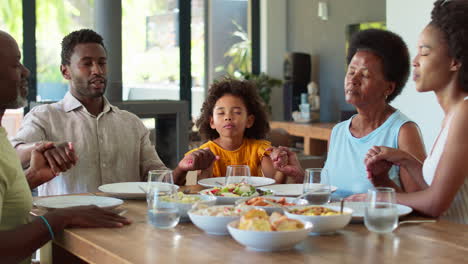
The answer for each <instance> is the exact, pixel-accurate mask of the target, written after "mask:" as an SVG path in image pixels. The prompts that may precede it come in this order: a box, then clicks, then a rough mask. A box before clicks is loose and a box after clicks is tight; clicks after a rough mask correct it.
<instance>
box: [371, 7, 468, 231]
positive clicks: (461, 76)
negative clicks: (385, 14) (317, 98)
mask: <svg viewBox="0 0 468 264" xmlns="http://www.w3.org/2000/svg"><path fill="white" fill-rule="evenodd" d="M467 18H468V1H466V0H452V1H437V2H435V3H434V9H433V10H432V20H431V22H430V23H429V25H427V26H426V28H425V29H424V30H423V32H422V33H421V35H420V37H419V42H418V53H417V55H416V57H415V58H414V60H413V67H414V81H415V83H416V89H417V91H418V92H429V91H433V92H434V93H435V95H436V96H437V101H438V102H439V104H440V106H441V107H442V109H443V111H444V113H445V118H444V120H443V123H442V128H441V130H440V133H439V136H438V137H437V140H436V142H435V144H434V146H433V148H432V151H431V153H430V154H429V156H428V157H427V159H426V160H425V161H424V163H422V162H421V161H420V159H418V158H417V157H414V156H413V155H411V154H410V153H408V152H407V151H405V150H403V149H392V148H387V147H382V146H378V147H373V148H372V149H370V150H369V153H368V156H367V158H366V160H365V163H366V165H367V169H368V170H369V176H370V178H371V180H372V181H373V182H374V183H375V184H376V185H385V184H386V182H387V181H388V177H389V173H388V164H398V165H400V168H402V169H404V170H406V171H409V172H410V173H411V176H412V177H414V179H415V180H416V182H417V183H419V187H420V191H418V192H413V193H398V194H397V201H398V203H400V204H405V205H408V206H410V207H412V208H414V209H416V210H417V211H419V212H421V213H424V214H427V215H431V216H442V218H445V219H447V220H450V221H453V222H458V223H464V224H468V162H466V153H468V137H467V136H466V131H468V51H467V49H466V47H468V19H467ZM423 179H424V180H425V181H426V182H427V183H429V184H430V185H429V186H428V185H427V184H426V183H425V181H424V180H423Z"/></svg>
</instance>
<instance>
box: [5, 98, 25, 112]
mask: <svg viewBox="0 0 468 264" xmlns="http://www.w3.org/2000/svg"><path fill="white" fill-rule="evenodd" d="M26 103H27V99H26V98H25V97H23V96H21V95H18V96H17V97H16V99H15V100H14V101H11V102H8V103H6V104H3V105H0V109H17V108H21V107H25V106H26Z"/></svg>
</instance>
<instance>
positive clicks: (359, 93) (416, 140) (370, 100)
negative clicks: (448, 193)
mask: <svg viewBox="0 0 468 264" xmlns="http://www.w3.org/2000/svg"><path fill="white" fill-rule="evenodd" d="M409 61H410V59H409V53H408V49H407V47H406V45H405V43H404V42H403V40H402V39H401V38H400V37H399V36H397V35H396V34H394V33H392V32H389V31H384V30H377V29H370V30H365V31H361V32H358V33H357V34H355V35H354V36H353V39H352V41H351V43H350V46H349V49H348V64H349V66H348V71H347V73H346V77H345V81H344V86H345V88H344V92H345V98H346V102H348V103H349V104H352V105H353V106H355V107H356V109H357V112H358V113H357V114H356V115H354V116H353V117H351V118H350V119H349V120H346V121H344V122H341V123H339V124H337V125H336V126H335V127H334V128H333V131H332V133H331V139H330V145H329V151H328V158H327V161H326V163H325V168H326V169H328V173H329V177H330V182H331V184H332V185H334V186H337V187H338V191H337V192H336V193H335V195H338V196H340V197H347V196H349V195H352V194H357V193H365V192H367V190H368V189H370V188H373V185H372V182H371V181H370V180H369V179H368V177H367V172H366V167H365V165H364V163H363V160H364V158H365V157H366V153H367V151H368V150H369V149H370V148H371V147H372V146H374V145H379V146H387V147H391V148H398V149H401V150H404V151H407V152H408V153H411V154H412V155H414V156H415V157H417V158H418V159H424V158H425V150H424V145H423V142H422V139H421V135H420V133H419V128H418V126H417V125H416V124H415V123H414V122H412V121H411V120H410V119H409V118H408V117H406V116H405V115H404V114H403V113H401V112H400V111H398V110H397V109H395V108H393V107H392V106H390V104H389V103H390V102H391V101H392V100H393V99H395V97H397V96H398V95H399V94H400V93H401V91H402V89H403V86H404V85H405V83H406V80H407V79H408V75H409V71H410V63H409ZM288 153H289V157H288V160H289V163H288V165H287V166H284V167H282V168H278V170H280V171H282V172H283V173H285V174H286V175H288V176H293V177H295V178H296V181H297V182H300V181H301V179H302V176H303V172H302V169H301V168H300V165H299V163H298V162H297V159H296V157H295V156H294V155H293V154H292V153H291V152H288ZM274 165H276V163H275V160H274ZM278 167H281V166H279V165H278ZM389 179H390V180H391V181H390V182H389V183H388V185H390V186H392V187H394V188H396V189H397V190H398V191H414V190H416V188H417V187H418V184H417V183H415V182H414V180H413V179H411V177H410V176H409V174H408V172H407V171H406V170H399V168H398V167H397V166H393V167H392V168H391V169H390V171H389Z"/></svg>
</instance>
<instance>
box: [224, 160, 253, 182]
mask: <svg viewBox="0 0 468 264" xmlns="http://www.w3.org/2000/svg"><path fill="white" fill-rule="evenodd" d="M239 182H245V183H249V184H250V167H249V166H248V165H229V166H227V169H226V179H225V182H224V185H228V184H231V183H239Z"/></svg>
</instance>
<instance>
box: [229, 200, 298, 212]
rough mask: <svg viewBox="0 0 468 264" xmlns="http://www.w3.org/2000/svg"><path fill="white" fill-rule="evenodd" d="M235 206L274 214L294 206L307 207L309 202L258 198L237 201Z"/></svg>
mask: <svg viewBox="0 0 468 264" xmlns="http://www.w3.org/2000/svg"><path fill="white" fill-rule="evenodd" d="M235 204H236V205H238V206H250V207H255V208H257V209H263V210H265V211H266V212H267V213H268V214H272V213H273V212H283V209H286V210H288V208H291V207H292V206H298V205H307V200H305V199H296V198H293V197H277V196H263V197H259V196H258V197H253V198H244V199H240V200H237V201H236V202H235Z"/></svg>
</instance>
